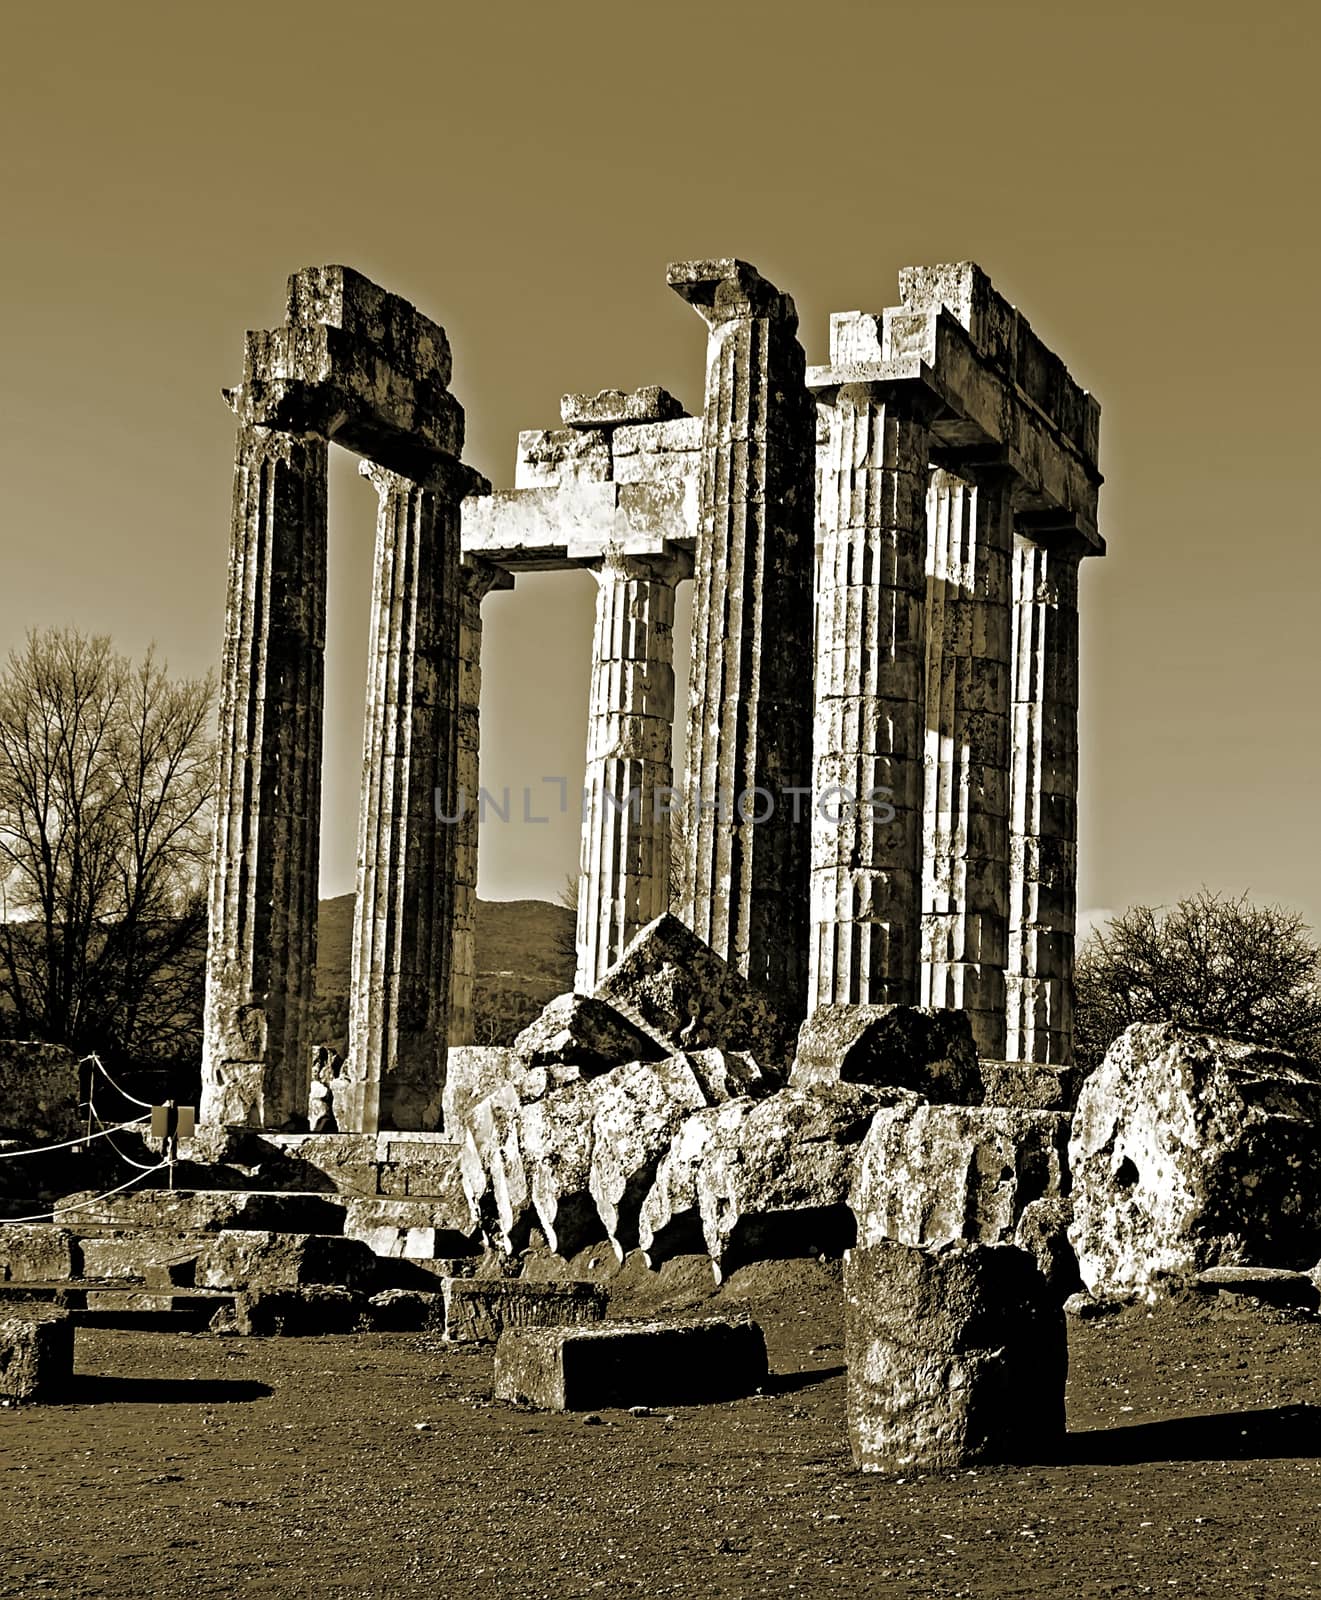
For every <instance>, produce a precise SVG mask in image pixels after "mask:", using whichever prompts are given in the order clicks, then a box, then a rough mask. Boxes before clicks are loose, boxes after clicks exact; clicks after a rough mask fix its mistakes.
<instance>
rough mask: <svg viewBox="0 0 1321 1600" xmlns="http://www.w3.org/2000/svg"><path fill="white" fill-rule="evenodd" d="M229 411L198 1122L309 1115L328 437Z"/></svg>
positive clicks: (264, 1123) (242, 404) (244, 409)
mask: <svg viewBox="0 0 1321 1600" xmlns="http://www.w3.org/2000/svg"><path fill="white" fill-rule="evenodd" d="M250 399H251V396H250V395H249V396H245V397H242V398H236V400H235V404H236V407H237V408H238V411H239V430H238V443H237V453H236V457H235V464H234V509H233V519H232V523H231V535H230V557H229V599H228V604H227V609H226V617H225V644H224V655H223V660H222V667H221V681H220V734H219V757H220V765H219V781H218V798H217V805H216V831H215V847H214V851H213V854H212V866H211V887H210V910H209V936H208V944H207V981H206V1005H205V1017H204V1020H203V1066H202V1102H201V1108H200V1110H201V1120H202V1121H203V1122H207V1123H213V1122H214V1123H240V1124H246V1125H249V1126H254V1127H263V1128H284V1127H300V1126H305V1119H306V1115H307V1103H308V1064H309V1057H308V1043H309V1040H308V1032H307V1028H308V1007H309V1005H310V1004H311V1000H312V988H313V978H314V973H315V968H316V921H317V917H316V911H317V856H318V850H319V841H320V828H321V733H322V699H323V683H324V654H325V604H326V472H327V447H326V441H325V439H324V437H318V436H316V435H315V434H307V433H298V434H295V433H293V432H275V431H272V430H271V429H270V428H268V427H262V426H257V425H255V423H254V421H253V418H252V413H251V407H250V405H249V404H248V401H249V400H250Z"/></svg>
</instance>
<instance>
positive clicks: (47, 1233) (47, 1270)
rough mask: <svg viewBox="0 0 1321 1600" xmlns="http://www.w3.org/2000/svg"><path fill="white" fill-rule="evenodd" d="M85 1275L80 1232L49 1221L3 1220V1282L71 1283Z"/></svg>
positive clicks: (0, 1248)
mask: <svg viewBox="0 0 1321 1600" xmlns="http://www.w3.org/2000/svg"><path fill="white" fill-rule="evenodd" d="M81 1276H82V1252H81V1250H80V1248H79V1245H78V1236H77V1234H75V1233H70V1232H69V1230H68V1229H67V1228H56V1227H53V1226H52V1225H51V1224H50V1223H48V1222H29V1223H22V1222H3V1221H0V1283H67V1282H68V1281H69V1279H70V1278H79V1277H81Z"/></svg>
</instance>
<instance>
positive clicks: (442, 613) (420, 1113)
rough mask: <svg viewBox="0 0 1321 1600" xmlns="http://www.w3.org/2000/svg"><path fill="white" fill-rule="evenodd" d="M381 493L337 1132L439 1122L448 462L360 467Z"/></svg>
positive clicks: (457, 478) (455, 553)
mask: <svg viewBox="0 0 1321 1600" xmlns="http://www.w3.org/2000/svg"><path fill="white" fill-rule="evenodd" d="M361 470H362V472H363V474H364V475H365V476H367V477H369V478H370V479H371V481H372V483H373V484H374V485H375V487H376V491H377V493H378V495H379V496H380V508H379V514H378V518H377V524H376V563H375V589H374V595H373V611H372V628H371V643H370V646H369V651H368V688H367V714H366V721H365V726H364V732H363V794H362V811H361V816H360V821H359V829H358V881H357V897H356V907H355V914H354V923H353V957H352V977H351V980H350V991H349V1059H348V1063H347V1068H346V1077H347V1079H348V1082H347V1084H346V1085H345V1087H344V1088H343V1089H342V1090H341V1094H340V1095H339V1096H337V1097H336V1115H337V1117H338V1118H339V1120H340V1124H341V1126H342V1127H344V1128H346V1129H347V1130H348V1131H351V1132H356V1133H374V1132H375V1131H376V1130H377V1128H378V1127H379V1128H403V1129H417V1130H425V1129H430V1128H438V1127H439V1126H440V1120H441V1094H442V1090H443V1087H444V1081H445V1052H446V1049H447V1046H448V1022H449V999H450V917H451V914H452V911H453V904H454V865H455V855H454V844H455V840H454V835H453V831H452V826H451V825H450V824H447V823H446V822H444V821H443V820H441V817H440V816H438V815H437V812H438V809H440V808H443V813H444V815H445V816H453V815H454V813H455V811H456V809H457V792H458V781H457V778H458V775H457V762H458V732H457V722H458V687H459V686H458V670H457V666H458V627H459V501H460V499H461V498H462V496H463V492H464V490H465V488H466V486H467V476H468V475H467V473H466V470H465V469H462V468H459V467H458V466H457V463H456V464H454V465H453V466H452V467H451V468H449V469H443V468H442V469H439V470H438V471H437V472H436V473H435V474H434V475H433V476H432V477H431V478H430V480H429V481H428V482H426V483H418V482H414V481H413V480H411V479H409V478H406V477H404V476H402V475H401V474H399V473H396V472H390V471H387V470H386V469H384V468H381V467H376V466H373V465H369V464H367V463H364V464H363V466H362V468H361Z"/></svg>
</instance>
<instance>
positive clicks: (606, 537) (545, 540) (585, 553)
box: [462, 481, 697, 572]
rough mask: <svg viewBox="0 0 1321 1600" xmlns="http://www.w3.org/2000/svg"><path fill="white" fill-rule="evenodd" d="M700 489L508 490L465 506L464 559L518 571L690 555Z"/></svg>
mask: <svg viewBox="0 0 1321 1600" xmlns="http://www.w3.org/2000/svg"><path fill="white" fill-rule="evenodd" d="M695 491H696V485H695V484H686V483H655V484H652V483H614V482H605V483H592V482H584V481H578V482H570V483H565V484H561V485H559V486H558V487H546V488H536V489H505V490H499V491H497V492H496V493H495V494H491V495H479V496H470V497H469V498H468V499H466V500H465V501H464V502H463V507H462V515H463V553H464V555H465V556H468V555H472V556H480V557H481V558H483V559H484V560H486V561H491V562H494V563H495V564H496V565H497V566H501V567H507V568H509V569H510V570H512V571H515V572H549V571H555V570H558V569H563V568H569V567H577V566H582V565H584V564H585V563H590V562H592V561H599V560H600V559H601V557H602V556H603V555H604V554H605V553H606V552H607V550H611V549H618V550H620V551H622V552H623V553H625V554H628V555H659V554H663V553H664V552H665V551H666V549H667V548H668V547H670V546H677V547H678V548H679V549H680V550H691V549H692V548H693V545H694V543H695V540H696V537H697V507H696V492H695Z"/></svg>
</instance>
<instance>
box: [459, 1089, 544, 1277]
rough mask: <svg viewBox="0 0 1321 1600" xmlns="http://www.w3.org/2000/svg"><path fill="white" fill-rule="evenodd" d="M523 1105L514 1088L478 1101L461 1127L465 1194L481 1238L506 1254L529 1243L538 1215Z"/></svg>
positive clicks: (460, 1159) (461, 1158) (461, 1167)
mask: <svg viewBox="0 0 1321 1600" xmlns="http://www.w3.org/2000/svg"><path fill="white" fill-rule="evenodd" d="M521 1111H522V1103H521V1101H520V1100H519V1096H518V1091H517V1089H515V1088H514V1087H513V1086H512V1085H508V1084H507V1085H505V1087H504V1088H501V1089H497V1090H495V1092H494V1093H492V1094H489V1095H487V1096H486V1098H485V1099H484V1100H479V1101H478V1102H477V1104H476V1105H475V1106H473V1107H472V1109H471V1110H470V1111H469V1113H468V1115H467V1117H466V1118H465V1120H464V1125H463V1149H462V1153H461V1155H460V1158H459V1165H460V1171H461V1173H462V1178H463V1191H464V1194H465V1195H466V1196H467V1198H468V1204H469V1206H470V1208H471V1210H472V1215H473V1217H474V1218H475V1219H476V1221H477V1223H478V1225H479V1227H480V1228H481V1231H482V1234H483V1236H484V1237H485V1238H486V1239H487V1241H488V1242H489V1243H490V1244H491V1245H492V1246H494V1247H495V1248H496V1249H499V1250H501V1251H502V1252H503V1253H504V1254H506V1255H512V1254H513V1253H514V1252H515V1251H518V1250H521V1249H522V1248H523V1246H524V1245H525V1244H526V1243H527V1237H528V1233H529V1231H530V1230H531V1228H532V1224H533V1220H534V1216H535V1213H534V1212H533V1209H532V1191H531V1188H530V1186H529V1183H528V1174H527V1168H526V1166H525V1165H524V1161H523V1151H522V1145H521V1142H520V1141H521V1132H522V1130H521V1126H520V1120H519V1119H520V1115H521Z"/></svg>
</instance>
